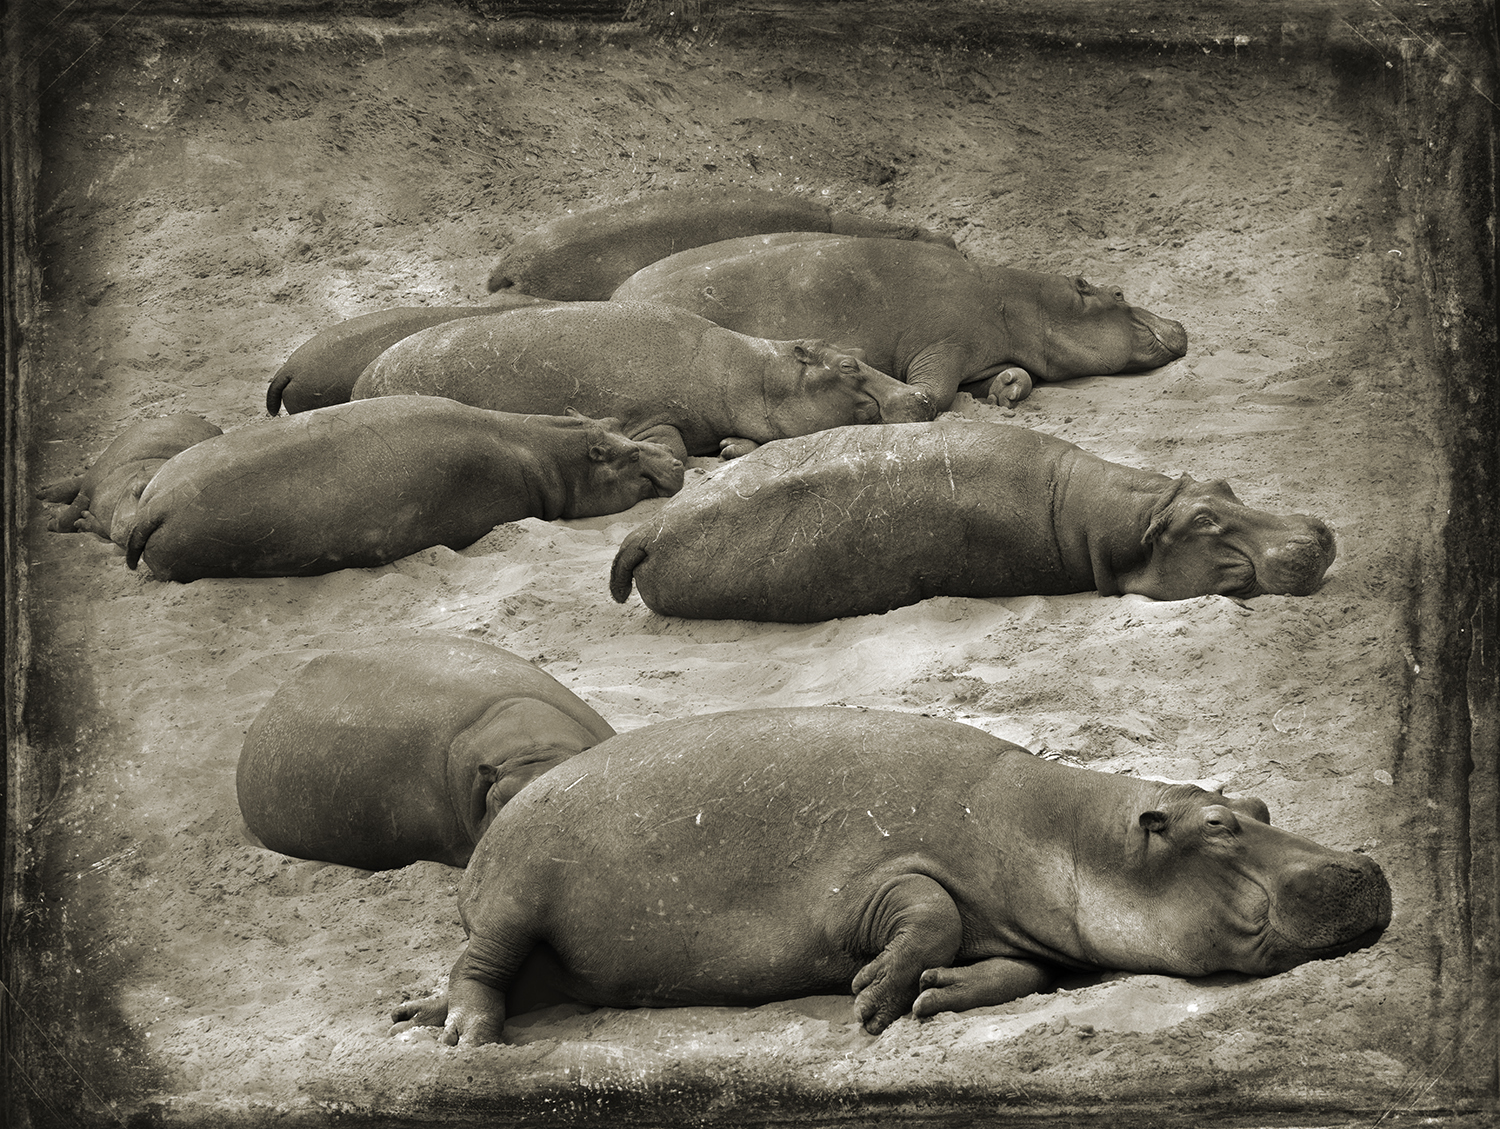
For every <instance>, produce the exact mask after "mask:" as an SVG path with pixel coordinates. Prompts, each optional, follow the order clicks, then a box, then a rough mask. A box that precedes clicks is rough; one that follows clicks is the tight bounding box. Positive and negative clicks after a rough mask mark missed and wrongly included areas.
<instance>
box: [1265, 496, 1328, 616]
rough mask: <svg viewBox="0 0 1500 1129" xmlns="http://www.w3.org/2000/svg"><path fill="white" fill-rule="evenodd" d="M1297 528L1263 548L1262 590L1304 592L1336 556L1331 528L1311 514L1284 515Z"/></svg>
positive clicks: (1312, 588) (1309, 591)
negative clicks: (1277, 544)
mask: <svg viewBox="0 0 1500 1129" xmlns="http://www.w3.org/2000/svg"><path fill="white" fill-rule="evenodd" d="M1288 520H1289V521H1291V522H1294V523H1296V525H1297V528H1296V529H1295V531H1293V532H1292V533H1290V534H1289V535H1288V536H1287V537H1286V539H1285V540H1284V541H1283V542H1282V543H1281V545H1279V546H1277V547H1275V548H1271V549H1268V550H1267V551H1266V558H1265V561H1264V562H1263V563H1262V565H1261V569H1260V574H1261V575H1260V579H1261V587H1262V588H1263V589H1264V590H1265V591H1266V592H1274V593H1279V594H1282V595H1288V596H1308V595H1311V594H1312V593H1313V592H1316V591H1317V590H1318V588H1319V587H1321V585H1322V583H1323V575H1324V573H1326V572H1327V571H1328V569H1329V567H1330V566H1332V564H1333V562H1334V560H1335V559H1336V558H1337V557H1338V544H1337V542H1336V541H1335V539H1334V536H1333V531H1332V530H1331V529H1329V528H1328V526H1326V525H1324V524H1323V522H1321V521H1319V520H1318V519H1317V518H1315V517H1310V516H1308V515H1306V514H1296V515H1294V516H1293V517H1291V518H1289V519H1288Z"/></svg>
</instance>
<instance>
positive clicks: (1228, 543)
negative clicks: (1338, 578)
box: [1115, 475, 1337, 600]
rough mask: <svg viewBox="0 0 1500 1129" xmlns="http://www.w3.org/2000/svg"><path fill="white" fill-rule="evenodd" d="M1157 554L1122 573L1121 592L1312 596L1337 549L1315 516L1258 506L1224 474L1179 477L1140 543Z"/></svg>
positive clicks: (1171, 596) (1156, 596)
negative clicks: (1269, 510) (1219, 476)
mask: <svg viewBox="0 0 1500 1129" xmlns="http://www.w3.org/2000/svg"><path fill="white" fill-rule="evenodd" d="M1141 546H1142V548H1144V549H1146V551H1147V552H1148V553H1149V554H1150V556H1149V558H1148V559H1147V560H1146V562H1145V563H1144V564H1143V565H1141V566H1140V567H1139V568H1135V569H1133V570H1128V571H1125V572H1122V573H1119V574H1118V575H1117V576H1116V578H1115V581H1116V584H1117V585H1118V589H1119V591H1120V592H1134V593H1137V594H1139V595H1142V596H1150V597H1151V598H1152V599H1153V600H1186V599H1189V598H1190V597H1193V596H1210V595H1222V596H1240V597H1250V596H1261V595H1267V594H1277V593H1279V594H1283V595H1289V596H1306V595H1308V594H1310V593H1312V592H1315V591H1316V590H1317V588H1318V586H1319V584H1321V583H1322V580H1323V574H1324V573H1325V572H1327V571H1328V566H1329V565H1331V564H1333V560H1334V557H1335V556H1336V555H1337V550H1336V548H1335V546H1334V538H1333V534H1332V533H1331V532H1330V531H1329V529H1328V527H1327V526H1326V525H1324V524H1323V523H1322V522H1321V521H1319V520H1318V519H1317V518H1315V517H1309V516H1307V515H1306V514H1290V515H1288V516H1285V517H1279V516H1277V515H1275V514H1268V513H1266V512H1265V511H1263V510H1254V509H1251V508H1250V507H1249V506H1246V505H1244V504H1243V503H1241V502H1240V500H1239V499H1238V498H1236V497H1235V496H1234V491H1233V490H1231V489H1230V488H1229V484H1228V483H1227V482H1225V481H1224V480H1223V479H1215V480H1213V481H1211V482H1195V481H1193V480H1192V479H1191V478H1189V477H1188V476H1187V475H1183V476H1182V477H1181V478H1180V479H1178V480H1177V482H1176V484H1175V489H1174V490H1173V491H1172V492H1171V494H1170V495H1169V497H1168V499H1167V501H1166V502H1165V503H1164V504H1162V505H1161V506H1160V507H1159V508H1158V509H1157V510H1156V512H1155V513H1154V515H1153V516H1152V519H1151V524H1150V526H1149V528H1147V530H1146V533H1145V536H1144V537H1143V538H1142V540H1141Z"/></svg>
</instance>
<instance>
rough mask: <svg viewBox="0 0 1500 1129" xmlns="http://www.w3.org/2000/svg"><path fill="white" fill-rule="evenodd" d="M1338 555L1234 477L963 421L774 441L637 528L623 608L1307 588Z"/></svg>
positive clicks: (791, 618) (625, 549)
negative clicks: (1256, 499) (1143, 466)
mask: <svg viewBox="0 0 1500 1129" xmlns="http://www.w3.org/2000/svg"><path fill="white" fill-rule="evenodd" d="M1334 555H1335V546H1334V537H1333V534H1332V533H1331V532H1329V530H1328V527H1327V526H1325V525H1324V524H1323V523H1322V522H1321V521H1319V520H1318V519H1316V518H1313V517H1307V516H1305V515H1302V514H1293V515H1291V516H1290V517H1278V516H1275V515H1272V514H1268V513H1264V512H1262V511H1260V510H1253V509H1250V508H1249V507H1247V506H1245V505H1243V504H1242V503H1241V502H1240V500H1239V499H1238V498H1236V497H1235V496H1234V492H1233V491H1232V490H1231V489H1230V488H1229V486H1228V484H1227V483H1225V482H1223V481H1222V480H1214V481H1210V482H1196V481H1194V480H1193V479H1192V478H1189V477H1188V476H1187V475H1183V476H1182V477H1181V478H1176V479H1173V478H1169V477H1168V476H1167V475H1164V474H1158V473H1156V472H1155V471H1149V470H1136V469H1134V468H1132V467H1127V466H1121V465H1120V464H1118V463H1111V462H1107V461H1106V460H1104V459H1101V458H1099V457H1098V456H1097V455H1092V454H1089V453H1088V452H1087V451H1084V450H1082V449H1081V448H1079V447H1077V446H1075V445H1074V444H1072V443H1068V442H1066V441H1065V440H1062V439H1058V438H1056V437H1055V436H1051V435H1047V434H1045V433H1043V432H1039V431H1031V430H1029V429H1027V428H1024V427H1017V426H1013V425H1007V424H994V423H979V422H971V421H967V420H962V419H956V420H955V419H952V418H948V419H943V420H938V421H936V422H933V423H925V424H892V425H887V426H883V427H861V428H839V429H837V430H833V431H826V432H824V433H822V434H821V435H819V436H817V437H815V439H814V440H813V441H808V440H798V439H788V440H785V441H784V442H781V443H777V444H775V445H773V446H769V447H765V448H763V449H761V450H759V451H756V452H755V453H754V454H753V455H750V456H747V457H746V458H745V459H743V460H741V461H739V462H738V463H735V464H733V465H731V466H729V467H727V468H725V469H723V470H721V471H719V472H718V473H716V474H715V475H714V476H713V477H712V478H710V479H709V481H707V482H706V483H703V484H701V485H699V486H696V487H695V488H694V489H693V490H692V491H691V492H690V493H687V494H684V495H683V496H682V497H681V498H679V499H677V500H675V501H674V502H671V503H669V504H667V505H666V506H663V507H662V508H661V509H660V511H659V512H658V513H657V514H656V515H655V516H654V517H653V518H652V519H651V520H650V521H649V522H647V523H646V524H644V525H641V526H639V527H637V528H636V529H634V530H632V531H631V532H630V533H629V534H628V535H626V537H625V540H624V541H623V542H622V543H621V545H620V549H619V551H618V553H617V554H616V556H615V560H614V564H613V566H612V569H611V572H610V592H611V593H612V594H613V596H614V598H615V599H616V600H618V601H620V602H621V603H624V602H625V600H626V599H627V598H628V597H629V595H630V588H631V584H632V582H634V584H635V585H636V586H637V587H639V589H640V593H641V599H642V600H644V601H645V603H646V606H647V607H649V608H651V609H652V610H653V611H657V612H660V613H661V614H663V615H675V616H684V617H687V618H690V619H751V620H770V621H775V622H781V623H812V622H817V621H820V620H827V619H837V618H839V617H841V616H851V615H869V614H872V613H877V612H885V611H889V610H891V609H892V608H899V607H904V606H906V605H908V604H915V603H917V602H918V601H919V600H925V599H927V598H928V597H930V596H972V597H986V596H1051V595H1061V594H1063V593H1067V592H1088V591H1097V592H1099V593H1100V594H1101V595H1105V596H1116V595H1120V594H1123V593H1127V592H1130V593H1136V594H1139V595H1142V596H1149V597H1151V598H1152V599H1155V600H1183V599H1187V598H1189V597H1191V596H1206V595H1211V594H1215V593H1217V594H1220V595H1225V596H1234V597H1238V598H1241V599H1245V598H1249V597H1252V596H1258V595H1261V594H1263V593H1283V594H1289V595H1294V596H1305V595H1307V594H1309V593H1311V592H1313V591H1315V590H1316V589H1317V587H1318V585H1319V583H1320V582H1321V580H1322V577H1323V574H1324V573H1325V572H1326V571H1327V570H1328V566H1329V565H1330V564H1332V563H1333V560H1334Z"/></svg>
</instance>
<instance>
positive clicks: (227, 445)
mask: <svg viewBox="0 0 1500 1129" xmlns="http://www.w3.org/2000/svg"><path fill="white" fill-rule="evenodd" d="M682 477H683V471H682V463H681V462H680V461H679V460H678V459H676V458H675V457H674V456H673V455H672V454H671V453H670V452H669V451H666V450H665V449H663V448H661V447H658V446H656V445H654V444H650V443H636V442H633V441H631V440H629V439H627V438H625V436H624V435H623V434H621V433H620V430H619V425H618V422H617V421H615V420H592V419H584V418H582V417H580V416H571V417H558V418H554V417H550V416H543V417H538V416H515V415H509V414H507V413H505V412H487V411H484V410H483V409H481V408H472V407H469V406H468V405H466V404H457V403H454V402H453V401H452V400H443V399H439V398H438V397H435V396H390V397H386V398H383V399H380V400H361V401H359V402H357V403H352V404H338V405H335V406H334V407H331V408H318V409H316V410H314V411H310V412H302V413H300V414H298V415H294V416H287V417H285V418H278V419H275V420H266V421H264V422H262V423H260V424H256V425H253V426H249V427H244V428H240V429H238V430H236V431H232V432H229V433H228V434H226V435H221V436H218V437H217V438H214V439H209V440H206V441H204V442H203V443H200V444H198V445H197V446H196V447H192V448H189V449H188V450H186V451H184V452H183V453H182V454H180V455H178V456H177V457H175V458H173V459H171V460H169V461H168V462H167V463H166V464H165V465H163V467H162V468H161V470H159V471H158V472H157V473H156V477H155V478H153V479H152V480H151V484H150V485H149V486H147V487H146V491H145V493H143V494H142V495H141V503H140V517H139V519H138V520H137V522H136V527H135V530H134V532H133V533H132V534H131V537H130V543H129V545H128V546H127V548H126V551H125V563H126V564H127V565H128V566H129V567H131V568H135V567H136V565H137V563H138V562H139V561H141V560H144V561H145V562H146V563H147V564H148V565H149V566H150V567H151V571H152V572H153V573H154V574H155V575H156V576H157V577H158V578H160V579H162V580H180V581H189V580H197V579H200V578H202V577H210V576H217V577H229V576H245V577H250V576H313V575H317V574H319V573H325V572H333V571H334V570H336V569H341V568H373V567H375V566H377V565H382V564H387V563H389V562H390V561H394V560H397V559H399V558H400V557H404V556H407V555H409V554H411V553H415V552H418V551H419V550H421V549H426V548H429V547H431V546H433V545H446V546H448V547H449V548H450V549H462V548H465V547H466V546H468V545H472V544H473V543H474V542H475V541H477V540H479V538H481V537H483V536H484V535H485V534H486V533H488V532H489V531H490V530H491V529H493V528H494V527H495V526H497V525H500V524H501V523H503V522H508V521H519V520H520V519H521V518H524V517H538V518H542V519H544V520H546V521H552V520H554V519H556V518H560V517H593V516H595V515H598V514H612V513H619V512H620V511H621V510H627V509H629V508H630V507H631V506H633V505H635V504H636V503H637V502H639V501H641V500H642V499H643V498H658V497H665V496H668V495H671V494H674V493H676V492H677V491H678V490H679V489H681V488H682Z"/></svg>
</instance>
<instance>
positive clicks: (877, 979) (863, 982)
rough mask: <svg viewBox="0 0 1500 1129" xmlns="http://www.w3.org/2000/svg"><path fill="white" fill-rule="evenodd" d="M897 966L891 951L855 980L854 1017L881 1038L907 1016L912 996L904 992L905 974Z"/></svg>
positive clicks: (877, 958) (866, 968) (882, 954)
mask: <svg viewBox="0 0 1500 1129" xmlns="http://www.w3.org/2000/svg"><path fill="white" fill-rule="evenodd" d="M896 964H897V961H896V960H894V959H893V958H892V956H891V951H890V950H889V949H887V950H885V951H884V952H882V953H881V954H880V955H879V956H878V957H876V958H875V959H874V960H872V961H871V962H870V963H869V964H867V965H865V966H864V967H863V968H861V969H860V970H859V972H858V973H857V974H856V975H855V977H854V984H853V990H854V1013H855V1014H856V1015H857V1016H859V1023H860V1026H861V1027H863V1028H864V1029H865V1030H866V1031H867V1032H869V1033H870V1034H871V1035H879V1034H880V1033H881V1032H882V1031H884V1030H885V1029H886V1028H887V1027H889V1026H890V1025H891V1024H892V1023H894V1022H895V1021H896V1020H897V1019H899V1018H900V1017H901V1016H903V1015H905V1014H906V1011H907V1008H908V1001H909V1000H910V998H911V992H910V990H909V989H908V990H906V991H903V990H902V988H901V982H902V981H903V980H904V979H905V978H906V977H905V975H904V973H905V970H904V969H902V970H898V969H897V968H896V967H894V966H895V965H896Z"/></svg>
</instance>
